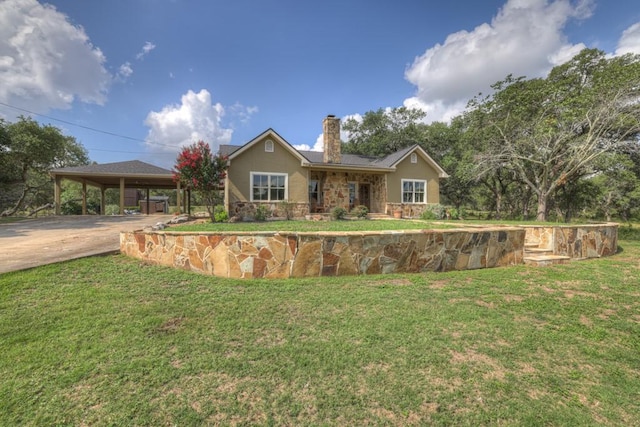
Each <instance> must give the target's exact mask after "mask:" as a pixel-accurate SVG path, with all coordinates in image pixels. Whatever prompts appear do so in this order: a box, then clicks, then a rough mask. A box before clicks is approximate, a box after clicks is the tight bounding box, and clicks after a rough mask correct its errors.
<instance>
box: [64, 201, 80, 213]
mask: <svg viewBox="0 0 640 427" xmlns="http://www.w3.org/2000/svg"><path fill="white" fill-rule="evenodd" d="M60 212H61V213H62V215H81V214H82V205H81V204H80V203H78V202H77V201H75V200H69V201H67V202H64V203H62V204H61V205H60Z"/></svg>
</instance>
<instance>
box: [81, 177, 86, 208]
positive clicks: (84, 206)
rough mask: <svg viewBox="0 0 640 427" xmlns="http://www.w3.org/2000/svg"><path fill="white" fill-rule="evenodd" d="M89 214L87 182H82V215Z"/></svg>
mask: <svg viewBox="0 0 640 427" xmlns="http://www.w3.org/2000/svg"><path fill="white" fill-rule="evenodd" d="M86 214H87V181H85V180H84V179H83V180H82V215H86Z"/></svg>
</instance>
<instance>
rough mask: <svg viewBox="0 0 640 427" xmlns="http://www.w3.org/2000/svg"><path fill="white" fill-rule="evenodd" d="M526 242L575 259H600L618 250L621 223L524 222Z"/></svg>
mask: <svg viewBox="0 0 640 427" xmlns="http://www.w3.org/2000/svg"><path fill="white" fill-rule="evenodd" d="M522 227H523V228H524V229H525V230H526V231H527V234H526V237H525V243H526V244H537V245H538V247H540V248H544V249H548V250H549V251H551V252H552V253H553V254H554V255H562V256H567V257H569V258H571V259H586V258H599V257H603V256H608V255H613V254H615V253H616V252H617V251H618V224H616V223H612V222H609V223H602V224H580V225H554V226H537V225H524V226H522Z"/></svg>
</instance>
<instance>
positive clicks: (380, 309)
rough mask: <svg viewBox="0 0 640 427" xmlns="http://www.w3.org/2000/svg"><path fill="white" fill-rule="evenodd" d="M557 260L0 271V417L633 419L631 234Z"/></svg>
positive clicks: (115, 264)
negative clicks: (610, 250) (286, 276)
mask: <svg viewBox="0 0 640 427" xmlns="http://www.w3.org/2000/svg"><path fill="white" fill-rule="evenodd" d="M620 245H621V248H622V251H621V252H620V253H618V254H617V255H615V256H612V257H609V258H604V259H598V260H590V261H581V262H574V263H571V264H568V265H562V266H556V267H547V268H531V267H525V266H518V267H511V268H500V269H490V270H475V271H464V272H451V273H428V274H415V275H393V276H381V275H380V276H365V277H344V278H330V279H305V280H297V279H296V280H294V279H290V280H270V281H267V280H263V281H259V280H253V281H238V280H223V279H217V278H213V277H207V276H200V275H197V274H194V273H189V272H185V271H179V270H173V269H169V268H162V267H154V266H148V265H145V264H141V263H140V262H139V261H137V260H134V259H129V258H126V257H123V256H109V257H98V258H88V259H83V260H77V261H73V262H66V263H61V264H55V265H51V266H47V267H41V268H37V269H33V270H28V271H25V272H18V273H7V274H3V275H0V378H1V380H0V425H3V426H4V425H7V426H9V425H11V426H12V425H27V426H29V425H32V426H33V425H38V426H40V425H91V426H102V425H118V426H120V425H153V426H172V425H179V426H188V425H198V426H199V425H207V424H210V425H216V424H219V425H340V426H342V425H366V424H368V425H424V424H436V425H474V426H475V425H534V426H537V425H625V426H626V425H634V424H635V425H637V423H638V420H640V279H639V277H640V262H639V261H638V260H639V259H640V242H638V241H628V240H622V241H621V242H620Z"/></svg>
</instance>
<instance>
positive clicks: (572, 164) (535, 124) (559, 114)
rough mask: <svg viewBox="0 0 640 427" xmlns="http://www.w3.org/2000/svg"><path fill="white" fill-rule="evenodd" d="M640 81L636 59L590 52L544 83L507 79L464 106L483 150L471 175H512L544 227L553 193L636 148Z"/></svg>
mask: <svg viewBox="0 0 640 427" xmlns="http://www.w3.org/2000/svg"><path fill="white" fill-rule="evenodd" d="M639 82H640V60H639V57H638V56H632V55H626V56H622V57H615V58H607V57H606V56H605V54H604V52H601V51H598V50H594V49H585V50H583V51H582V52H581V53H579V54H578V55H576V56H575V57H574V58H573V59H572V60H570V61H569V62H567V63H565V64H563V65H560V66H558V67H555V68H554V69H553V70H552V71H551V73H550V74H549V76H548V77H547V78H545V79H532V80H525V79H524V78H513V77H512V76H508V77H507V78H506V79H504V80H503V81H500V82H498V83H496V84H495V85H494V86H493V88H494V89H495V92H494V93H493V94H491V95H489V96H487V97H485V98H483V99H478V98H476V99H474V100H473V101H472V102H471V103H470V107H471V108H470V110H469V111H468V113H467V117H468V119H469V131H470V132H474V134H475V136H476V138H480V139H482V144H483V145H484V146H485V149H484V150H483V151H482V152H481V153H480V154H479V155H478V156H477V160H478V174H479V175H480V176H486V175H491V174H495V173H497V172H498V171H501V170H503V169H508V170H510V171H512V172H513V173H514V174H515V175H516V176H517V177H518V179H519V180H520V181H521V182H523V183H524V184H526V185H527V186H528V187H529V188H530V189H531V190H532V191H533V193H534V194H535V195H536V196H537V210H536V218H537V219H538V220H541V221H544V220H545V219H546V217H547V212H548V206H547V203H548V201H549V198H550V197H551V196H552V195H553V194H554V193H555V192H556V191H558V190H559V189H560V188H561V187H563V186H566V185H570V184H571V183H573V182H575V181H577V180H579V179H580V178H582V177H585V176H587V175H590V174H593V173H595V172H597V164H598V163H597V162H596V160H597V159H598V158H599V157H600V156H602V155H603V154H604V153H607V152H613V151H618V150H622V149H623V148H625V147H628V146H630V145H635V144H637V136H638V134H639V133H640V103H639V99H640V98H639V94H640V93H639V90H640V88H639V84H638V83H639Z"/></svg>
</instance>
